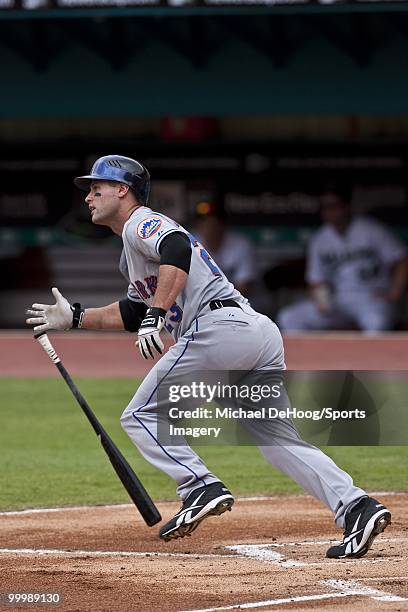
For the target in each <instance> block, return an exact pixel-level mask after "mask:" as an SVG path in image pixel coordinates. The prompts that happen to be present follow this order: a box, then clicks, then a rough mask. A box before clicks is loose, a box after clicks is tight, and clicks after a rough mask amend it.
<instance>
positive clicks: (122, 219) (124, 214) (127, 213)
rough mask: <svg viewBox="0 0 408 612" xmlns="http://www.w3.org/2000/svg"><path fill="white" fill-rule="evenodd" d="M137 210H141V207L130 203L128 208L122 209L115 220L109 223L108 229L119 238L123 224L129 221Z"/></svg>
mask: <svg viewBox="0 0 408 612" xmlns="http://www.w3.org/2000/svg"><path fill="white" fill-rule="evenodd" d="M139 208H141V205H140V204H137V203H132V204H131V205H129V206H126V207H123V208H122V209H121V210H120V211H119V212H118V214H117V215H116V216H115V218H114V219H112V221H111V222H110V223H109V227H110V228H111V230H112V232H113V233H114V234H117V235H118V236H121V235H122V232H123V228H124V226H125V223H126V222H127V221H129V219H130V217H131V216H132V215H133V213H134V212H135V211H136V210H138V209H139Z"/></svg>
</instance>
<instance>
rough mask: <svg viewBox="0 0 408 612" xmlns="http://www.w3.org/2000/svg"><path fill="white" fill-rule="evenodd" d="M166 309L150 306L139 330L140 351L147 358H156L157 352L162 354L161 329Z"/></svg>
mask: <svg viewBox="0 0 408 612" xmlns="http://www.w3.org/2000/svg"><path fill="white" fill-rule="evenodd" d="M165 316H166V311H165V310H163V308H155V307H152V308H148V309H147V312H146V315H145V318H144V319H143V321H142V324H141V326H140V328H139V331H138V332H137V335H138V340H137V342H136V344H137V345H138V346H139V350H140V353H141V355H142V357H144V358H145V359H154V358H155V357H156V356H157V353H158V354H159V355H161V354H162V353H163V350H164V344H163V342H162V341H161V338H160V330H161V329H163V325H164V318H165Z"/></svg>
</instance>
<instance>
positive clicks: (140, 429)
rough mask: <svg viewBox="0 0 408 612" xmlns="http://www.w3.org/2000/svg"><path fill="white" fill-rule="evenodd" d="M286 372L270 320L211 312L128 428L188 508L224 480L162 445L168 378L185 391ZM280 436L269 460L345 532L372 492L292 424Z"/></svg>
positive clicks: (180, 346)
mask: <svg viewBox="0 0 408 612" xmlns="http://www.w3.org/2000/svg"><path fill="white" fill-rule="evenodd" d="M284 367H285V364H284V351H283V342H282V337H281V335H280V332H279V330H278V328H277V326H276V325H275V324H274V323H273V322H272V321H271V320H270V319H269V318H268V317H266V316H264V315H261V314H259V313H257V312H255V311H254V310H253V309H252V308H251V307H250V306H246V305H243V306H242V308H241V309H239V308H229V307H228V308H222V309H219V310H214V311H211V310H210V309H209V308H208V310H206V311H205V312H204V313H203V314H202V315H201V316H199V317H198V318H197V319H195V320H194V322H193V325H192V326H191V328H190V329H189V331H188V332H186V333H185V334H184V335H183V336H182V337H181V338H179V340H178V341H177V343H176V344H174V345H173V346H172V347H171V348H170V349H169V350H168V352H167V353H166V354H165V355H164V356H163V357H162V358H161V359H160V360H159V361H158V362H157V363H156V364H155V366H154V367H153V368H152V369H151V370H150V372H149V374H148V375H147V376H146V377H145V379H144V380H143V382H142V384H141V385H140V387H139V388H138V390H137V392H136V393H135V395H134V397H133V398H132V400H131V401H130V403H129V405H128V406H127V408H126V409H125V411H124V412H123V415H122V417H121V424H122V427H123V429H124V430H125V431H126V433H127V434H128V435H129V437H130V438H131V440H132V441H133V442H134V444H135V445H136V446H137V448H138V449H139V451H140V452H141V453H142V455H143V456H144V457H145V458H146V459H147V460H148V461H149V462H150V463H151V464H152V465H154V466H155V467H157V468H159V469H160V470H162V471H163V472H165V473H166V474H168V475H169V476H171V477H172V478H173V479H174V480H175V481H176V483H177V492H178V494H179V495H180V497H181V499H182V500H185V499H186V498H187V497H188V495H189V494H190V493H191V492H192V491H193V490H194V489H196V488H198V487H200V486H202V485H203V484H210V483H212V482H216V481H219V480H220V479H219V478H218V477H217V476H215V475H214V474H212V473H211V472H209V470H208V468H207V467H206V465H205V464H204V463H203V461H202V460H201V459H200V457H199V456H198V455H197V454H196V453H195V452H194V451H193V450H192V449H191V447H190V446H189V445H188V444H187V443H186V444H185V445H174V446H164V445H162V444H161V443H160V440H159V436H158V428H159V424H160V421H161V420H164V421H166V420H168V417H167V416H166V410H163V408H165V407H164V406H163V405H162V406H160V405H159V403H160V402H159V401H158V388H159V386H160V384H161V383H162V382H163V378H164V377H165V380H166V383H167V384H178V381H179V380H180V377H182V376H183V375H185V374H186V373H188V372H197V371H203V370H218V371H225V370H246V371H268V370H282V369H284ZM160 401H162V400H160ZM167 408H168V407H167ZM274 436H275V438H276V437H278V438H280V441H279V440H276V439H275V440H274V443H273V444H271V445H269V444H259V448H260V450H261V452H262V454H263V455H264V457H265V458H266V460H267V461H268V462H269V463H270V464H271V465H272V466H273V467H275V468H277V469H279V470H280V471H281V472H283V473H284V474H286V475H288V476H290V477H291V478H292V479H293V480H294V481H295V482H297V483H298V484H299V485H300V486H301V487H302V488H303V489H305V491H307V492H308V493H310V494H311V495H313V496H314V497H315V498H317V499H319V500H320V501H321V502H322V503H323V504H325V505H326V506H327V507H328V508H330V510H331V511H332V512H333V513H334V515H335V521H336V524H337V525H338V526H339V527H344V519H345V514H346V512H347V510H348V508H349V507H351V506H352V505H354V504H355V503H356V501H357V500H358V499H360V498H361V497H363V496H365V495H367V494H366V493H365V491H364V490H362V489H360V488H358V487H356V486H354V484H353V480H352V478H351V477H350V476H349V474H347V473H346V472H344V471H343V470H341V469H340V468H339V467H338V466H337V465H336V464H335V463H334V462H333V461H332V460H331V459H330V458H329V457H328V456H327V455H325V454H324V453H323V452H322V451H320V450H319V449H318V448H316V447H314V446H312V445H310V444H308V443H307V442H305V441H302V440H300V438H299V435H298V433H297V431H296V429H295V428H294V427H293V425H292V424H291V423H290V422H287V421H282V422H281V423H280V427H279V428H278V432H275V434H274ZM279 442H280V443H279ZM237 467H238V466H237Z"/></svg>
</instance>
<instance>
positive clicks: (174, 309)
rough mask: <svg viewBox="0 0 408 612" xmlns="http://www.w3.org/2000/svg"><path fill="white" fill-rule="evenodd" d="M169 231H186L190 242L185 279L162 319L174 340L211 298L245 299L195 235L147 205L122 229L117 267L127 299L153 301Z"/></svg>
mask: <svg viewBox="0 0 408 612" xmlns="http://www.w3.org/2000/svg"><path fill="white" fill-rule="evenodd" d="M171 232H183V233H184V234H187V235H188V236H189V238H190V241H191V244H192V255H191V266H190V273H189V275H188V279H187V283H186V285H185V287H184V289H183V290H182V292H181V293H180V294H179V296H178V297H177V299H176V302H175V303H174V304H173V305H172V306H171V307H170V309H169V311H168V312H167V315H166V321H165V328H166V329H167V331H168V332H169V333H170V334H172V336H173V337H174V339H175V340H177V339H178V338H179V337H180V336H182V335H183V334H184V333H185V332H186V331H187V330H188V329H189V328H190V327H191V325H192V323H193V321H194V319H195V318H196V317H197V316H199V315H200V312H201V311H202V310H203V308H204V307H205V306H206V305H207V304H208V303H209V302H210V301H212V300H217V299H233V300H235V301H237V302H239V303H243V304H247V303H248V301H247V300H246V298H244V297H243V296H242V295H241V294H240V293H239V291H237V290H236V289H235V287H234V286H233V285H232V283H230V282H229V281H228V279H227V278H226V276H225V274H224V273H223V272H222V270H221V269H220V268H219V267H218V266H217V264H216V262H215V261H214V260H213V259H212V258H211V257H210V255H209V254H208V252H207V251H206V250H205V249H204V248H203V246H202V245H201V244H200V243H199V242H198V241H197V240H196V239H195V238H194V236H192V235H191V234H189V232H187V230H185V229H184V228H183V227H182V226H181V225H179V224H178V223H176V222H175V221H173V220H172V219H169V218H168V217H166V216H165V215H162V214H161V213H157V212H154V211H153V210H151V209H150V208H147V207H146V206H142V207H140V208H138V209H137V210H135V212H134V213H133V214H132V215H131V217H130V218H129V220H128V221H127V222H126V223H125V226H124V228H123V232H122V239H123V252H122V257H121V260H120V270H121V272H122V274H123V275H124V276H125V278H126V279H127V281H128V282H129V286H128V298H129V299H131V300H133V301H137V302H144V303H145V304H147V305H148V306H151V305H152V303H153V298H154V295H155V292H156V288H157V281H158V277H159V266H160V253H159V248H160V244H161V242H162V240H163V239H164V238H165V236H168V235H169V234H170V233H171Z"/></svg>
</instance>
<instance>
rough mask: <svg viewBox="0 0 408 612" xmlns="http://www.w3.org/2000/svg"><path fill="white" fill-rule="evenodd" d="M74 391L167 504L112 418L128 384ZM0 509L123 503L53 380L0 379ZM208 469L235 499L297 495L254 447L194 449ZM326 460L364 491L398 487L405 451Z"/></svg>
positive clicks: (111, 382) (153, 474)
mask: <svg viewBox="0 0 408 612" xmlns="http://www.w3.org/2000/svg"><path fill="white" fill-rule="evenodd" d="M77 383H78V386H79V388H80V390H81V392H82V393H83V394H84V396H85V397H86V398H87V400H88V402H89V403H90V405H91V406H92V408H93V409H94V411H95V412H96V414H97V416H98V417H99V418H100V420H101V422H102V424H103V425H104V426H105V428H106V429H107V430H108V432H109V433H110V435H111V436H112V438H113V439H114V441H115V442H116V443H117V445H118V446H119V448H120V449H121V450H122V451H123V453H124V455H125V456H126V457H127V458H128V460H129V463H131V465H132V466H133V467H134V469H135V471H136V472H137V474H138V475H139V477H140V478H141V480H142V481H143V482H144V484H145V486H146V488H147V489H148V490H149V492H150V493H151V495H152V496H153V498H155V499H157V500H165V499H175V485H174V483H173V481H172V480H171V479H170V478H168V477H167V476H165V475H164V474H162V473H161V472H159V471H158V470H156V469H154V468H152V467H151V466H150V465H148V464H147V462H146V461H145V460H144V459H143V458H142V457H141V456H140V454H139V453H138V451H137V450H136V449H135V447H134V446H133V444H132V442H131V441H130V440H129V438H128V437H127V436H126V434H125V433H124V432H123V431H122V429H121V427H120V423H119V417H120V414H121V412H122V410H123V408H124V407H125V406H126V404H127V403H128V401H129V399H130V398H131V397H132V395H133V393H134V390H135V388H136V384H135V381H132V380H129V379H105V380H101V379H82V380H79V381H77ZM0 449H1V457H2V465H1V470H0V509H1V510H8V509H20V508H25V507H42V506H59V505H77V504H103V503H119V502H127V501H129V498H128V496H127V494H126V492H125V491H124V490H123V488H122V485H121V484H120V482H119V481H118V479H117V477H116V475H115V473H114V472H113V469H112V467H111V466H110V463H109V461H108V460H107V458H106V457H105V454H104V452H103V451H102V449H101V447H100V444H99V442H98V440H97V438H96V436H95V434H94V433H93V431H92V429H91V427H90V426H89V424H88V422H87V421H86V419H85V416H84V415H83V413H82V411H81V409H80V408H79V406H78V405H77V404H76V402H75V401H74V399H73V397H72V395H71V393H70V391H69V390H68V388H67V387H66V385H65V384H64V382H63V381H62V380H61V379H59V378H57V379H46V380H44V379H43V380H37V379H0ZM197 451H198V453H199V454H200V455H201V456H202V457H203V459H204V460H205V461H206V463H207V465H208V467H209V469H210V470H211V471H213V472H215V473H216V474H217V475H219V476H220V478H222V479H223V480H224V481H225V482H226V483H227V484H228V485H229V486H230V487H231V488H232V489H233V491H234V493H236V494H238V495H255V494H264V495H266V494H285V493H298V492H300V489H299V488H298V487H297V486H296V485H295V484H294V483H292V482H291V481H290V480H289V479H288V478H286V477H285V476H283V475H281V474H280V473H279V472H277V471H276V470H273V469H272V468H271V467H270V466H269V465H268V464H267V463H266V462H265V460H264V459H263V457H262V456H261V454H260V453H259V451H258V450H257V449H256V448H254V447H231V446H228V447H227V446H218V447H217V446H213V447H199V448H197ZM328 452H329V454H330V456H331V457H333V459H334V460H335V461H336V462H337V463H338V464H339V465H340V466H341V467H343V468H345V469H346V470H347V471H349V472H350V473H351V475H352V476H353V478H355V480H356V482H357V483H358V484H359V485H360V486H362V487H364V488H367V489H370V490H375V489H377V490H378V489H381V490H401V489H404V488H406V486H407V480H406V473H407V465H408V447H407V446H404V447H396V446H395V447H392V446H386V447H347V448H346V447H330V449H328Z"/></svg>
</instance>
